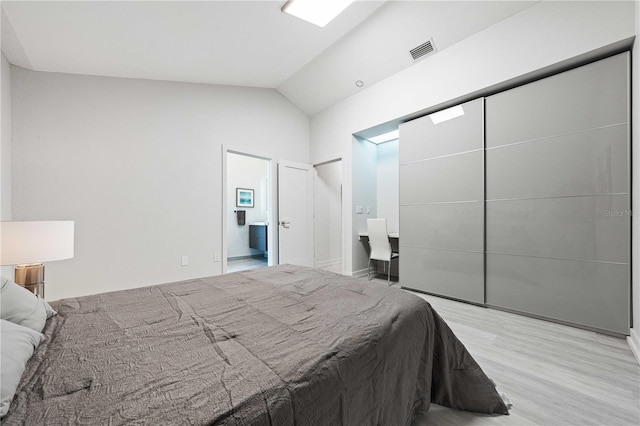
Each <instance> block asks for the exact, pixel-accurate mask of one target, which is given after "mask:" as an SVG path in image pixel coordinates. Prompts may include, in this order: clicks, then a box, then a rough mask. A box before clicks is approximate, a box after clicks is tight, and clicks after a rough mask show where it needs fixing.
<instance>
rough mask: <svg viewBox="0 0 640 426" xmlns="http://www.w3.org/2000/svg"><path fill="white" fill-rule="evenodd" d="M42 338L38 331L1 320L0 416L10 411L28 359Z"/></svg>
mask: <svg viewBox="0 0 640 426" xmlns="http://www.w3.org/2000/svg"><path fill="white" fill-rule="evenodd" d="M42 340H44V335H42V334H41V333H38V332H37V331H33V330H32V329H30V328H27V327H23V326H21V325H18V324H14V323H12V322H10V321H5V320H0V374H1V377H0V398H1V400H0V417H4V415H5V414H7V411H9V405H11V400H12V399H13V395H15V393H16V389H17V388H18V385H19V384H20V378H21V377H22V373H23V372H24V368H25V366H26V365H27V361H29V358H31V355H33V351H35V350H36V349H37V348H38V346H39V345H40V343H41V342H42Z"/></svg>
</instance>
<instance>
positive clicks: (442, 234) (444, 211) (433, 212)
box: [400, 202, 484, 252]
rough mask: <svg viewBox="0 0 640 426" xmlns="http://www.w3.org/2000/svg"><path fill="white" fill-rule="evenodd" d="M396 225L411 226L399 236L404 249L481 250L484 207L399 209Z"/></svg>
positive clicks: (455, 205) (459, 205)
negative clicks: (404, 224) (398, 219)
mask: <svg viewBox="0 0 640 426" xmlns="http://www.w3.org/2000/svg"><path fill="white" fill-rule="evenodd" d="M400 223H414V224H416V226H415V227H413V228H412V229H411V232H406V233H403V234H402V244H403V245H407V246H416V247H426V248H443V249H453V250H470V251H477V252H482V251H483V250H484V235H483V228H484V203H482V202H471V203H445V204H422V205H415V206H401V207H400Z"/></svg>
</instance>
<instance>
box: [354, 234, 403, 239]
mask: <svg viewBox="0 0 640 426" xmlns="http://www.w3.org/2000/svg"><path fill="white" fill-rule="evenodd" d="M363 238H366V239H369V233H368V232H358V239H359V240H362V239H363ZM389 239H400V233H399V232H389Z"/></svg>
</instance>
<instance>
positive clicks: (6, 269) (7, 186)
mask: <svg viewBox="0 0 640 426" xmlns="http://www.w3.org/2000/svg"><path fill="white" fill-rule="evenodd" d="M0 79H1V80H2V84H1V87H0V94H1V96H0V97H1V99H2V104H1V106H0V108H2V111H1V113H2V114H0V137H1V138H2V139H1V144H0V220H11V66H10V65H9V62H8V61H7V58H5V57H4V53H3V54H2V69H1V71H0ZM0 273H1V274H2V276H4V277H7V278H11V279H13V267H11V266H3V267H2V268H0Z"/></svg>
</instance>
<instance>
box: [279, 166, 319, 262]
mask: <svg viewBox="0 0 640 426" xmlns="http://www.w3.org/2000/svg"><path fill="white" fill-rule="evenodd" d="M278 240H279V247H278V249H279V250H278V253H279V256H278V259H279V263H280V264H284V263H288V264H292V265H302V266H313V167H312V166H311V165H310V164H304V163H295V162H292V161H280V162H279V163H278Z"/></svg>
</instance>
